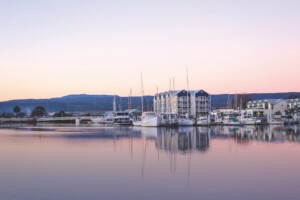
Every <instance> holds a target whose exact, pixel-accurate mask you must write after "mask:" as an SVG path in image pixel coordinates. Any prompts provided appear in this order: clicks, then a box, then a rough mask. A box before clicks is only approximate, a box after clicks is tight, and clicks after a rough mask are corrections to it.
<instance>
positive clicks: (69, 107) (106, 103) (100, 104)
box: [0, 92, 300, 114]
mask: <svg viewBox="0 0 300 200" xmlns="http://www.w3.org/2000/svg"><path fill="white" fill-rule="evenodd" d="M248 95H249V97H250V98H251V99H252V100H260V99H287V98H289V97H300V92H285V93H252V94H248ZM211 97H212V107H214V108H218V107H225V106H226V105H227V100H228V98H232V97H233V94H216V95H211ZM113 98H114V96H112V95H88V94H79V95H68V96H64V97H58V98H50V99H22V100H11V101H4V102H0V113H2V112H12V110H13V107H14V106H16V105H17V106H19V107H20V108H21V111H22V112H25V113H27V114H29V113H30V112H31V110H32V109H33V108H34V107H36V106H43V107H45V108H46V110H47V111H48V112H58V111H61V110H63V111H65V112H76V111H78V112H99V111H109V110H112V107H113ZM116 102H117V108H118V110H119V109H122V110H125V109H128V97H120V96H116ZM144 107H145V108H146V109H147V110H150V109H152V107H153V96H145V97H144ZM132 108H141V97H132Z"/></svg>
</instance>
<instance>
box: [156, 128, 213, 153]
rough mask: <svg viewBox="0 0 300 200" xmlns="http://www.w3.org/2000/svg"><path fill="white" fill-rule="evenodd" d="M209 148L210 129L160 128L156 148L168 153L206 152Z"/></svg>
mask: <svg viewBox="0 0 300 200" xmlns="http://www.w3.org/2000/svg"><path fill="white" fill-rule="evenodd" d="M208 147H209V128H207V127H198V128H194V127H180V128H179V129H170V128H159V129H158V134H157V139H156V148H157V149H160V150H165V151H168V152H174V153H176V152H188V151H206V150H207V149H208Z"/></svg>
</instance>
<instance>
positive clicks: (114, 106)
mask: <svg viewBox="0 0 300 200" xmlns="http://www.w3.org/2000/svg"><path fill="white" fill-rule="evenodd" d="M113 111H114V112H116V111H117V107H116V95H114V100H113Z"/></svg>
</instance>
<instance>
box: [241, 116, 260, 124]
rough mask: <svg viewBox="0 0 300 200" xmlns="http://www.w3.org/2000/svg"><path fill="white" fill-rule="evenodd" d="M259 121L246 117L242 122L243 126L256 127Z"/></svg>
mask: <svg viewBox="0 0 300 200" xmlns="http://www.w3.org/2000/svg"><path fill="white" fill-rule="evenodd" d="M256 121H257V119H256V118H255V117H244V118H243V119H242V120H241V122H242V124H243V125H255V124H256Z"/></svg>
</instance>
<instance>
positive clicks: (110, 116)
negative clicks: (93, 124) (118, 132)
mask: <svg viewBox="0 0 300 200" xmlns="http://www.w3.org/2000/svg"><path fill="white" fill-rule="evenodd" d="M114 119H115V115H114V113H113V112H106V113H105V115H104V123H105V124H113V123H114Z"/></svg>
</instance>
